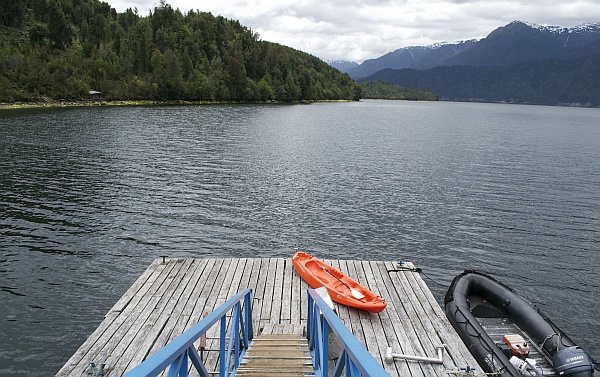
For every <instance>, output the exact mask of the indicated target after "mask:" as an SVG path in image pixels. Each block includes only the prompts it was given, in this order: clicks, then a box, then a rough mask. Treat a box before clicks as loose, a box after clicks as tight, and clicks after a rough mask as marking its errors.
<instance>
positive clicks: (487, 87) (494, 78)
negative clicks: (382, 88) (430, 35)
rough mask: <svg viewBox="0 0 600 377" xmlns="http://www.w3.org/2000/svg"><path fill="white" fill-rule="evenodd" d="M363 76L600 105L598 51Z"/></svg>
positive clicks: (522, 99) (452, 91) (482, 97)
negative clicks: (577, 55) (573, 56)
mask: <svg viewBox="0 0 600 377" xmlns="http://www.w3.org/2000/svg"><path fill="white" fill-rule="evenodd" d="M363 80H364V81H376V80H383V81H386V82H389V83H392V84H395V85H402V86H404V87H408V88H419V89H427V90H432V91H434V92H435V93H437V94H438V95H439V96H440V99H441V100H446V101H482V102H513V103H530V104H540V105H572V106H586V107H600V91H599V90H598V88H600V55H594V56H585V57H580V58H577V59H571V60H539V61H534V62H523V63H520V64H516V65H513V66H508V67H468V66H452V67H436V68H432V69H427V70H416V69H397V70H395V69H385V70H382V71H379V72H377V73H376V74H374V75H372V76H369V77H367V78H365V79H363Z"/></svg>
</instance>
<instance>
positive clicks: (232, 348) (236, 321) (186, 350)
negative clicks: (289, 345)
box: [125, 288, 253, 377]
mask: <svg viewBox="0 0 600 377" xmlns="http://www.w3.org/2000/svg"><path fill="white" fill-rule="evenodd" d="M231 310H233V313H232V318H231V323H230V325H229V334H228V339H227V317H228V314H229V312H230V311H231ZM218 321H220V322H221V323H220V336H219V376H220V377H228V376H232V375H234V374H235V370H236V368H237V367H238V366H239V363H240V360H241V358H242V357H243V356H244V354H245V352H246V349H247V348H248V345H249V343H250V341H251V340H252V338H253V332H252V290H251V289H248V288H247V289H244V290H243V291H241V292H239V293H238V294H237V295H235V296H234V297H232V298H231V299H229V300H228V301H227V302H226V303H224V304H223V305H221V306H220V307H219V308H217V309H216V310H215V311H213V312H212V313H210V314H209V315H208V316H206V317H204V318H203V319H202V320H201V321H200V322H198V323H197V324H195V325H194V326H192V327H191V328H190V329H189V330H187V331H186V332H184V333H183V334H181V335H180V336H178V337H177V338H175V339H174V340H173V341H171V342H170V343H168V344H167V345H166V346H165V347H163V348H162V349H160V350H158V351H157V352H156V353H155V354H154V355H152V356H150V357H149V358H148V359H146V360H145V361H144V362H142V363H141V364H140V365H138V366H137V367H135V368H134V369H132V370H131V371H130V372H128V373H127V374H125V376H126V377H154V376H158V375H159V374H161V373H162V372H163V371H164V370H165V369H167V367H169V371H168V374H167V376H168V377H177V376H179V377H187V375H188V369H189V366H188V360H190V361H191V362H192V365H193V366H194V367H195V368H196V370H197V371H198V373H199V374H200V376H202V377H209V376H210V375H213V373H209V372H208V370H207V369H206V366H205V365H204V362H203V361H202V359H201V357H200V355H199V354H198V351H197V350H196V347H195V346H194V342H196V341H197V340H198V339H200V337H201V336H203V335H205V334H206V332H207V331H208V330H209V329H210V328H211V327H213V325H214V324H216V323H217V322H218Z"/></svg>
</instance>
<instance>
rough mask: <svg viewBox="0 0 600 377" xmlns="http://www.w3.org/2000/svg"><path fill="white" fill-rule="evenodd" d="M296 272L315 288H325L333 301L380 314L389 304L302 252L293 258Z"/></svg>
mask: <svg viewBox="0 0 600 377" xmlns="http://www.w3.org/2000/svg"><path fill="white" fill-rule="evenodd" d="M292 264H293V265H294V268H295V269H296V272H297V273H298V275H300V277H302V279H304V281H306V282H307V283H308V285H310V286H311V287H313V288H319V287H322V286H325V287H326V288H327V291H329V295H330V296H331V299H332V300H333V301H335V302H338V303H340V304H343V305H346V306H350V307H353V308H356V309H361V310H367V311H369V312H373V313H379V312H380V311H382V310H383V309H385V307H386V305H387V303H386V302H385V300H384V299H382V298H381V297H379V296H377V295H376V294H375V293H373V292H371V291H370V290H368V289H367V288H365V287H364V286H362V285H360V284H359V283H358V282H356V281H355V280H354V279H352V278H351V277H349V276H347V275H346V274H344V273H343V272H341V271H340V270H338V269H337V268H335V267H332V266H330V265H328V264H326V263H325V262H323V261H322V260H320V259H319V258H316V257H313V256H312V255H310V254H307V253H305V252H302V251H298V252H296V253H295V254H294V255H293V256H292Z"/></svg>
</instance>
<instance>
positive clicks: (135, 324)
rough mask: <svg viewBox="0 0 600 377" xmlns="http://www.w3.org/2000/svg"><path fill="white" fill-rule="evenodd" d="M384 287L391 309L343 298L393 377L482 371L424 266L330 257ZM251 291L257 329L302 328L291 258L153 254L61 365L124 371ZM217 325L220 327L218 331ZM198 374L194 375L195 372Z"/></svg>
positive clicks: (71, 372) (303, 313) (302, 298)
mask: <svg viewBox="0 0 600 377" xmlns="http://www.w3.org/2000/svg"><path fill="white" fill-rule="evenodd" d="M325 262H327V263H329V264H331V265H332V266H334V267H336V268H338V269H340V270H341V271H344V272H346V273H347V274H348V275H350V276H352V277H353V278H354V279H355V280H357V281H358V282H360V283H361V284H363V285H365V286H366V287H368V288H369V289H370V290H372V291H373V292H375V293H377V294H379V295H380V296H381V297H383V298H384V299H385V300H386V301H387V302H388V306H387V308H386V309H385V310H383V311H382V312H381V313H378V314H373V313H368V312H364V311H359V310H355V309H350V308H348V307H345V306H342V305H337V304H336V311H337V313H338V315H339V317H340V318H341V319H342V321H343V322H344V323H345V324H346V326H347V327H348V328H349V329H350V330H351V331H352V333H353V334H354V335H355V336H356V337H357V338H358V340H359V341H360V342H361V343H362V344H363V345H364V346H365V347H366V348H367V349H368V351H369V352H370V353H371V354H372V355H373V356H374V357H375V359H376V360H378V361H380V363H381V364H382V365H383V366H384V368H385V369H386V370H387V371H388V372H389V373H390V375H392V376H403V377H407V376H421V377H431V376H448V375H449V374H448V373H447V372H448V371H449V370H452V369H455V368H457V367H458V368H460V367H465V366H471V367H472V366H475V367H476V368H477V370H479V371H481V368H479V366H478V365H477V362H476V361H475V360H474V359H473V357H472V356H471V354H470V353H469V351H468V349H467V348H466V346H465V345H464V344H463V342H462V341H461V340H460V338H459V336H458V335H457V334H456V332H455V331H454V329H453V328H452V326H451V325H450V323H449V322H448V320H447V319H446V317H445V315H444V313H443V311H442V309H441V307H440V306H439V304H438V303H437V302H436V300H435V298H434V297H433V295H432V294H431V292H430V291H429V288H427V286H426V284H425V283H424V281H423V280H422V279H421V276H420V275H419V273H418V272H415V271H414V270H407V269H401V268H397V266H396V264H395V263H393V262H384V261H356V260H326V261H325ZM244 288H251V289H252V290H253V295H254V297H253V306H252V311H253V327H254V334H255V336H258V335H261V334H300V335H302V334H304V332H305V326H306V322H307V318H308V303H307V301H308V299H307V294H306V290H307V289H308V286H307V284H306V283H305V282H304V281H303V280H302V279H301V278H300V277H299V276H298V274H296V272H295V271H294V268H293V266H292V262H291V259H290V258H287V259H284V258H241V259H233V258H231V259H166V261H165V262H164V263H163V260H162V259H159V260H155V261H154V262H153V263H152V264H151V265H150V266H149V267H148V269H147V270H146V271H145V272H144V273H143V274H142V275H141V276H140V277H139V278H138V280H137V281H136V282H135V283H134V284H133V285H132V286H131V288H130V289H129V290H128V291H127V292H126V293H125V295H124V296H123V297H122V298H121V299H120V300H119V301H118V302H117V303H116V304H115V305H114V306H113V308H112V309H111V310H110V311H109V312H108V313H107V314H106V316H105V319H104V321H103V322H102V323H101V324H100V326H99V327H98V328H97V329H96V331H94V333H93V334H91V336H90V337H89V338H88V339H87V340H86V341H85V342H84V343H83V345H82V346H81V347H80V348H79V350H78V351H77V352H76V353H75V354H74V355H73V356H72V357H71V359H69V361H68V362H67V363H66V364H65V365H64V366H63V368H62V369H61V370H60V371H59V372H58V374H57V376H77V377H79V376H82V375H86V373H87V372H88V371H89V366H90V363H95V364H96V365H100V364H102V363H105V364H106V366H105V369H104V370H105V376H108V377H113V376H121V375H123V374H124V373H125V372H126V371H128V370H130V369H132V368H133V367H135V366H136V365H138V364H139V363H141V362H142V361H143V360H145V359H146V358H147V357H148V356H149V355H151V354H153V353H154V352H156V351H157V350H158V349H160V348H162V347H163V346H164V345H165V344H167V343H168V342H169V341H171V340H172V339H174V338H175V337H177V336H178V335H180V334H181V333H183V332H184V331H185V330H186V329H188V328H190V327H191V326H192V325H193V324H195V323H197V322H198V321H199V320H200V319H201V318H202V316H203V315H204V313H209V312H211V311H213V309H215V308H217V307H218V306H220V305H221V304H223V303H224V302H225V301H227V300H228V299H229V298H231V297H232V296H234V295H235V294H236V293H238V292H239V291H240V290H241V289H244ZM211 332H212V334H211ZM217 336H218V326H215V327H213V329H211V331H209V333H208V338H207V340H206V347H205V350H204V351H203V352H202V357H203V358H204V360H205V363H206V365H207V367H208V368H209V371H210V370H211V369H210V368H211V367H212V368H213V369H212V370H216V362H217V357H218V352H215V351H213V349H215V348H217V346H216V340H214V339H212V337H217ZM442 344H445V345H446V346H447V348H446V349H445V350H444V363H443V365H442V364H431V363H426V362H415V361H405V360H396V361H393V362H392V363H386V362H385V361H384V358H385V353H386V349H387V347H388V346H391V347H392V350H393V352H394V353H403V354H408V355H415V356H429V357H435V356H436V347H437V346H440V345H442ZM192 375H194V374H192Z"/></svg>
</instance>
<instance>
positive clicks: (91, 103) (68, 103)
mask: <svg viewBox="0 0 600 377" xmlns="http://www.w3.org/2000/svg"><path fill="white" fill-rule="evenodd" d="M317 102H322V103H326V102H354V101H353V100H313V101H291V102H282V101H263V102H244V101H206V100H167V101H161V100H77V101H72V100H64V101H56V100H47V101H34V102H13V103H6V102H0V110H9V109H38V108H56V107H102V106H178V105H183V106H187V105H277V104H310V103H317Z"/></svg>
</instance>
